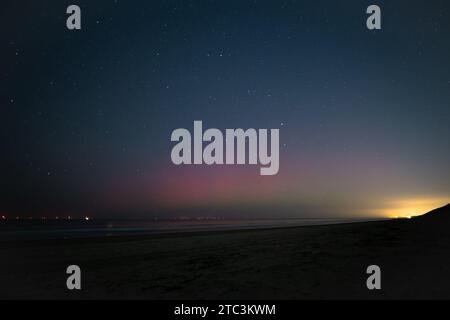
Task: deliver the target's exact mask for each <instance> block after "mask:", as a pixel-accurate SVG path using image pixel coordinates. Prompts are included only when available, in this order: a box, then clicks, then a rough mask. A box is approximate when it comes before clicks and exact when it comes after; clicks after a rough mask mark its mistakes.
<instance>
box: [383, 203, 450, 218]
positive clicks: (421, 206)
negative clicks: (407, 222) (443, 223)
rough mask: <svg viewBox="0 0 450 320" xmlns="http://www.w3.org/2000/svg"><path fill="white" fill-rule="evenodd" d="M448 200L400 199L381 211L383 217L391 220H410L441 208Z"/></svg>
mask: <svg viewBox="0 0 450 320" xmlns="http://www.w3.org/2000/svg"><path fill="white" fill-rule="evenodd" d="M449 201H450V199H448V198H415V199H402V200H397V201H394V202H393V203H392V205H391V206H390V207H388V208H385V209H383V210H382V211H383V212H385V215H386V216H387V217H389V218H393V219H401V218H403V219H412V218H413V217H417V216H421V215H423V214H425V213H427V212H429V211H431V210H433V209H436V208H439V207H442V206H444V205H446V204H447V203H449Z"/></svg>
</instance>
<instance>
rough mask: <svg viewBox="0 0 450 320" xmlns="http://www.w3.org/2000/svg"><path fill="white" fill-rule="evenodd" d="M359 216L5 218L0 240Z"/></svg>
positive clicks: (291, 224) (319, 222) (292, 223)
mask: <svg viewBox="0 0 450 320" xmlns="http://www.w3.org/2000/svg"><path fill="white" fill-rule="evenodd" d="M361 221H367V220H357V219H285V220H187V221H186V220H181V221H180V220H164V221H155V220H90V221H85V220H70V221H68V220H18V221H16V220H2V221H0V240H12V239H61V238H84V237H109V236H120V235H146V234H161V233H176V232H201V231H221V230H245V229H261V228H274V227H294V226H310V225H325V224H339V223H350V222H361Z"/></svg>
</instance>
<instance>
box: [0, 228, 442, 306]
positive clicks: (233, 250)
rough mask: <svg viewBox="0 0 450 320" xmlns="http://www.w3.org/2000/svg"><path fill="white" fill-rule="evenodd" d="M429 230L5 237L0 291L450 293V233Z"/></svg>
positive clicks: (258, 295)
mask: <svg viewBox="0 0 450 320" xmlns="http://www.w3.org/2000/svg"><path fill="white" fill-rule="evenodd" d="M423 230H424V229H423V228H422V226H421V225H419V224H417V223H415V221H410V220H387V221H376V222H358V223H349V224H339V225H320V226H303V227H285V228H270V229H258V230H229V231H211V232H196V233H190V232H187V233H176V234H160V235H146V236H120V237H110V238H90V239H66V240H58V241H52V240H42V241H19V242H1V243H0V253H1V255H2V257H5V258H6V259H5V262H4V263H2V264H1V266H0V297H1V298H3V299H16V298H29V299H163V300H166V299H175V300H189V299H206V300H210V299H319V298H320V299H352V298H356V299H381V298H382V299H390V298H392V299H395V298H398V299H403V298H413V299H414V298H440V299H442V298H445V297H450V285H449V286H447V285H446V284H444V283H442V282H443V281H447V280H445V279H450V270H448V269H449V268H447V266H448V264H449V263H450V254H448V253H450V251H449V250H450V248H449V247H448V246H447V244H448V243H450V242H449V241H448V239H449V237H448V236H446V235H445V234H446V232H442V233H439V232H435V230H434V231H433V232H432V234H433V235H434V236H433V237H430V234H431V233H430V232H428V233H424V232H423ZM427 230H429V228H428V227H427ZM445 230H446V229H445ZM443 231H444V230H443ZM438 244H440V245H439V246H438ZM425 258H426V259H425ZM71 264H77V265H79V266H80V267H81V269H82V272H83V289H82V290H81V291H79V292H70V291H68V290H67V289H66V288H65V280H66V274H65V268H66V267H67V266H68V265H71ZM371 264H378V265H380V266H381V268H382V271H383V290H381V291H380V292H373V291H369V290H367V288H366V286H365V281H366V278H367V275H366V273H365V269H366V267H367V266H368V265H371ZM449 281H450V280H449ZM435 283H440V285H439V286H435V285H434V284H435ZM6 288H7V289H6Z"/></svg>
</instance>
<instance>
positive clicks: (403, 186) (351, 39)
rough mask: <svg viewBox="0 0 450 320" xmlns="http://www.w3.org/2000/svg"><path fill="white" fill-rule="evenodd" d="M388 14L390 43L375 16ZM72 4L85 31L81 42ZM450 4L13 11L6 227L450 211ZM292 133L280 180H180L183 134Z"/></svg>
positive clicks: (5, 77)
mask: <svg viewBox="0 0 450 320" xmlns="http://www.w3.org/2000/svg"><path fill="white" fill-rule="evenodd" d="M374 3H376V4H378V5H379V6H380V7H381V9H382V30H378V31H369V30H368V29H367V28H366V19H367V17H368V15H367V14H366V13H365V11H366V8H367V7H368V6H369V5H371V4H374ZM70 4H77V5H79V6H80V7H81V10H82V30H79V31H69V30H67V28H66V18H67V15H66V13H65V11H66V8H67V6H68V5H70ZM449 16H450V3H449V2H448V1H444V0H434V1H425V0H422V1H356V0H346V1H323V0H315V1H293V0H287V1H284V0H277V1H262V0H254V1H246V0H240V1H235V0H230V1H219V0H214V1H213V0H197V1H191V0H183V1H181V0H178V1H176V0H168V1H124V0H117V1H113V0H108V1H106V0H98V1H86V0H73V1H72V0H71V1H48V0H46V1H24V0H19V1H3V2H2V4H1V5H0V34H1V48H2V50H1V51H0V58H1V59H0V66H1V68H0V72H1V86H0V112H1V118H0V124H1V125H0V130H1V135H0V147H1V156H0V170H1V178H0V213H2V214H6V215H10V216H14V215H18V216H56V215H60V216H63V215H73V216H77V215H79V216H84V215H91V216H93V217H121V218H131V217H143V218H146V217H148V218H150V217H172V216H220V217H234V218H246V217H252V218H267V217H271V218H278V217H300V218H302V217H369V216H373V217H385V216H394V215H409V214H417V213H420V212H423V210H426V209H431V208H433V207H436V206H439V205H443V204H446V203H447V202H449V199H450V172H449V163H450V148H449V145H450V127H449V125H448V124H449V120H450V59H449V57H450V40H449V39H450V38H449V33H450V19H449V18H448V17H449ZM194 120H202V121H203V125H204V127H206V128H211V127H212V128H219V129H222V130H225V128H244V129H247V128H267V129H271V128H279V129H280V171H279V173H278V175H275V176H260V175H259V166H209V167H208V166H175V165H174V164H172V162H171V159H170V152H171V148H172V147H173V145H174V143H172V142H171V141H170V134H171V132H172V131H173V130H174V129H177V128H187V129H189V130H191V131H192V130H193V121H194Z"/></svg>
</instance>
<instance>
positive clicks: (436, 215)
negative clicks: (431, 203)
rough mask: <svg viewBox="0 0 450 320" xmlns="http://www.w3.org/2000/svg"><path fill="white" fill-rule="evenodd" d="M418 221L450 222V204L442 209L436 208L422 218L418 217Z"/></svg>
mask: <svg viewBox="0 0 450 320" xmlns="http://www.w3.org/2000/svg"><path fill="white" fill-rule="evenodd" d="M416 219H421V220H423V219H427V220H429V221H431V220H439V221H442V220H449V221H450V203H449V204H447V205H445V206H443V207H440V208H436V209H433V210H431V211H429V212H427V213H425V214H423V215H421V216H418V217H416Z"/></svg>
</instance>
